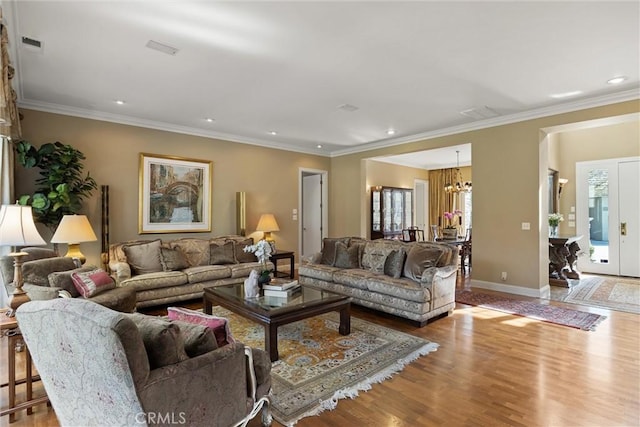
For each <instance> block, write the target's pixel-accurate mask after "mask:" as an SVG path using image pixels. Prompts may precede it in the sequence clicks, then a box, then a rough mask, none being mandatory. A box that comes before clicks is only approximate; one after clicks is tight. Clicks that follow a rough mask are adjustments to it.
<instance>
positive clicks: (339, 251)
mask: <svg viewBox="0 0 640 427" xmlns="http://www.w3.org/2000/svg"><path fill="white" fill-rule="evenodd" d="M359 255H360V245H353V246H349V247H347V245H345V244H344V243H342V242H337V243H336V256H335V261H334V263H333V266H334V267H338V268H359V267H360V258H359Z"/></svg>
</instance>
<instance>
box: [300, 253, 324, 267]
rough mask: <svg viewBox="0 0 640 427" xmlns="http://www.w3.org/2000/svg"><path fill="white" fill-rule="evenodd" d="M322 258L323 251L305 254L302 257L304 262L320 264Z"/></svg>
mask: <svg viewBox="0 0 640 427" xmlns="http://www.w3.org/2000/svg"><path fill="white" fill-rule="evenodd" d="M321 259H322V252H316V253H315V254H311V255H305V256H303V257H302V258H301V262H302V264H319V263H320V260H321Z"/></svg>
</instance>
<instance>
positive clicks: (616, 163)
mask: <svg viewBox="0 0 640 427" xmlns="http://www.w3.org/2000/svg"><path fill="white" fill-rule="evenodd" d="M639 164H640V162H639V161H638V160H637V159H635V158H634V159H611V160H602V161H593V162H580V163H577V164H576V227H577V228H576V229H577V234H578V235H582V236H583V238H582V240H580V241H579V242H578V244H579V245H580V247H581V248H582V249H583V251H582V253H581V255H580V256H579V257H578V269H579V270H580V271H582V272H588V273H596V274H609V275H614V276H618V275H625V276H636V277H637V276H640V271H639V269H640V267H639V266H638V265H639V264H640V261H639V259H640V230H639V229H638V228H639V225H640V219H639V215H640V214H639V212H640V210H639V206H640V205H639V203H640V202H639V200H640V197H639V191H640V190H639V189H640V185H639V182H640V181H639V176H640V175H639V172H638V165H639Z"/></svg>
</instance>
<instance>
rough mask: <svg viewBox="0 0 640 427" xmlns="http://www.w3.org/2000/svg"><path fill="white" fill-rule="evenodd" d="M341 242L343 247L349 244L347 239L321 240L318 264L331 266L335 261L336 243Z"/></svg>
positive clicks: (328, 238) (326, 238) (327, 238)
mask: <svg viewBox="0 0 640 427" xmlns="http://www.w3.org/2000/svg"><path fill="white" fill-rule="evenodd" d="M338 242H342V243H344V244H345V245H346V244H349V238H348V237H344V238H330V237H325V238H324V239H322V258H321V259H320V264H324V265H333V264H334V263H335V261H336V243H338Z"/></svg>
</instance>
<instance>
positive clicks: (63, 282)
mask: <svg viewBox="0 0 640 427" xmlns="http://www.w3.org/2000/svg"><path fill="white" fill-rule="evenodd" d="M96 268H97V267H96V266H94V265H87V266H85V267H80V268H74V269H73V270H67V271H54V272H53V273H50V274H49V276H48V279H49V285H50V286H53V287H56V288H61V289H64V290H65V291H67V292H69V294H70V295H71V297H73V298H76V297H79V296H80V293H79V292H78V290H77V289H76V285H74V284H73V280H71V275H72V274H73V273H86V272H87V271H92V270H95V269H96Z"/></svg>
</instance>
